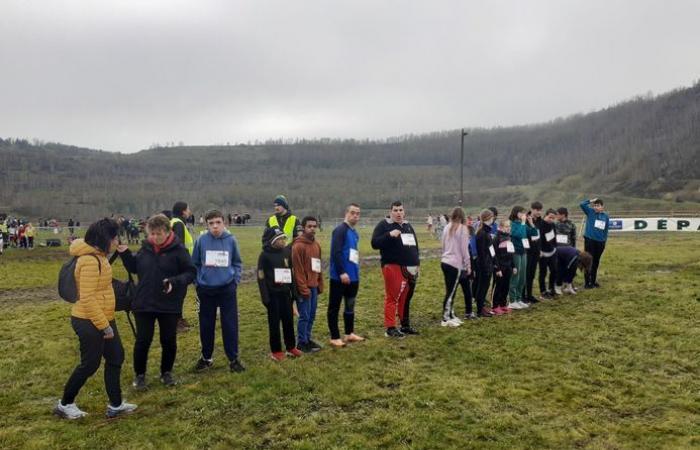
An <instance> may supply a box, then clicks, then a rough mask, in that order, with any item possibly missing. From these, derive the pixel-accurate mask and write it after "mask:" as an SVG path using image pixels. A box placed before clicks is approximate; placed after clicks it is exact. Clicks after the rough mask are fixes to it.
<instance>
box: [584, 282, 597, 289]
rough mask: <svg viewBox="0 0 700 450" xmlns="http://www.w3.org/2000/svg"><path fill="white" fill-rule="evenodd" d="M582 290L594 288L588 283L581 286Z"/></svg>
mask: <svg viewBox="0 0 700 450" xmlns="http://www.w3.org/2000/svg"><path fill="white" fill-rule="evenodd" d="M583 288H584V289H593V288H595V286H594V285H592V284H590V283H586V284H585V285H584V286H583Z"/></svg>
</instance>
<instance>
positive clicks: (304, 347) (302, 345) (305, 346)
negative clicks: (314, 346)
mask: <svg viewBox="0 0 700 450" xmlns="http://www.w3.org/2000/svg"><path fill="white" fill-rule="evenodd" d="M297 348H298V349H299V350H301V351H302V352H304V353H311V346H310V345H309V343H308V342H299V344H297Z"/></svg>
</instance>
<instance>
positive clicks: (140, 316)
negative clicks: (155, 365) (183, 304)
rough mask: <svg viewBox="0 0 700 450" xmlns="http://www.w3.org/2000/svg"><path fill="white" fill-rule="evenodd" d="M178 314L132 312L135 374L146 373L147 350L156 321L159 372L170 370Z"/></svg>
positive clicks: (173, 354) (175, 347)
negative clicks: (160, 350) (159, 353)
mask: <svg viewBox="0 0 700 450" xmlns="http://www.w3.org/2000/svg"><path fill="white" fill-rule="evenodd" d="M179 316H180V315H179V314H165V313H152V312H134V318H135V319H136V342H135V343H134V372H135V373H136V375H143V374H145V373H146V365H147V363H148V350H149V349H150V348H151V342H153V334H154V331H155V325H156V321H158V329H159V331H160V347H161V349H162V352H161V357H160V373H161V374H163V373H165V372H170V371H172V370H173V365H174V364H175V355H176V354H177V320H178V317H179Z"/></svg>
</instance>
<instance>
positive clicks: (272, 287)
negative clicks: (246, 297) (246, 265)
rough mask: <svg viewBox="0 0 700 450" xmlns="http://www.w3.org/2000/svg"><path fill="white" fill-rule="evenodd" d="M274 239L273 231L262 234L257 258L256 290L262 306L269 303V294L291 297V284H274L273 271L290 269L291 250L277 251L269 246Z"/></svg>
mask: <svg viewBox="0 0 700 450" xmlns="http://www.w3.org/2000/svg"><path fill="white" fill-rule="evenodd" d="M273 237H275V229H274V228H269V229H267V230H265V232H264V234H263V241H264V242H265V243H264V245H263V250H262V252H261V253H260V256H259V257H258V288H259V289H260V298H261V300H262V302H263V304H264V305H267V304H269V303H270V294H275V295H284V296H288V297H289V298H291V297H292V292H293V284H292V283H275V269H290V270H291V268H292V250H291V248H290V247H289V246H287V247H285V248H282V249H279V248H274V247H273V246H272V245H271V244H270V240H271V239H272V238H273Z"/></svg>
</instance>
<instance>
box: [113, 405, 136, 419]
mask: <svg viewBox="0 0 700 450" xmlns="http://www.w3.org/2000/svg"><path fill="white" fill-rule="evenodd" d="M136 408H138V407H137V406H136V405H134V404H133V403H126V402H124V401H122V404H121V405H119V406H117V407H116V408H115V407H114V406H112V405H107V413H106V415H107V418H108V419H113V418H115V417H119V416H124V415H126V414H131V413H132V412H134V411H136Z"/></svg>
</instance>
